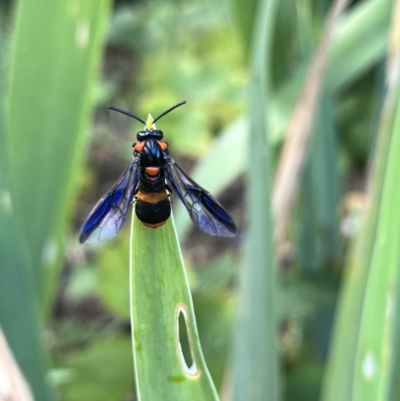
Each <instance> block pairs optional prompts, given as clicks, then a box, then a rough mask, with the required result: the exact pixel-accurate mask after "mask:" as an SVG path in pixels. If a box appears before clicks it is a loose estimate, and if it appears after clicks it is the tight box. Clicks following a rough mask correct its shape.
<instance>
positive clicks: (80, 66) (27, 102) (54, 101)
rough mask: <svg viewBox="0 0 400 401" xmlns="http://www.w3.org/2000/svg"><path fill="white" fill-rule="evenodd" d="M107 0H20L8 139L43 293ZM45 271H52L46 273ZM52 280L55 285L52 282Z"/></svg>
mask: <svg viewBox="0 0 400 401" xmlns="http://www.w3.org/2000/svg"><path fill="white" fill-rule="evenodd" d="M108 4H109V0H88V1H84V2H81V1H78V0H60V1H54V2H46V1H43V0H21V1H19V2H18V4H17V10H16V19H15V22H14V31H13V40H12V43H11V49H10V50H11V62H10V84H9V85H10V86H9V93H8V106H9V124H10V144H11V147H12V154H11V157H12V158H11V160H12V167H13V172H14V178H15V186H16V196H17V198H18V214H19V215H20V216H21V218H22V224H23V227H24V231H25V234H26V237H27V240H28V245H29V249H30V252H31V255H32V262H33V267H34V270H35V271H34V279H35V281H36V287H37V289H38V293H39V294H40V295H41V296H42V298H46V297H47V295H49V294H48V291H47V290H48V289H45V286H44V282H45V280H44V278H45V277H46V278H49V277H50V278H51V277H52V276H51V275H49V274H48V273H49V272H52V273H55V271H56V270H55V269H52V267H53V266H54V265H56V264H57V262H58V260H59V257H60V255H61V254H62V247H61V243H60V237H61V233H62V232H63V231H64V228H65V226H66V224H67V213H68V210H69V209H70V207H71V205H72V202H73V199H74V197H73V191H72V189H73V184H74V183H76V181H77V173H78V171H79V170H78V169H79V167H80V163H81V156H80V155H82V154H83V152H82V148H83V145H84V132H85V129H86V127H87V125H88V119H89V110H90V107H91V103H92V89H93V84H94V79H95V76H96V75H95V72H96V68H97V65H98V61H99V57H100V50H101V45H102V38H103V36H104V33H105V25H106V16H107V15H108V14H107V12H108ZM44 272H46V273H47V274H46V275H45V274H44ZM51 287H52V286H51Z"/></svg>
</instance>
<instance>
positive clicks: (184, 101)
mask: <svg viewBox="0 0 400 401" xmlns="http://www.w3.org/2000/svg"><path fill="white" fill-rule="evenodd" d="M185 103H186V100H182V101H180V102H179V103H177V104H175V105H174V106H172V107H170V108H169V109H168V110H165V111H164V112H163V113H161V114H160V115H159V116H158V117H157V118H156V119H155V120H154V121H153V124H154V123H155V122H156V121H158V120H159V119H160V118H161V117H164V116H165V115H166V114H168V113H169V112H170V111H172V110H175V109H176V108H177V107H179V106H182V105H184V104H185Z"/></svg>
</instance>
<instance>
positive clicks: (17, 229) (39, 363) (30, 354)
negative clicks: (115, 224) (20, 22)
mask: <svg viewBox="0 0 400 401" xmlns="http://www.w3.org/2000/svg"><path fill="white" fill-rule="evenodd" d="M2 44H3V43H2V41H1V44H0V47H1V48H2V49H3V47H2ZM2 54H3V53H2V52H1V53H0V57H1V55H2ZM0 65H1V68H0V330H2V331H3V332H4V335H5V337H6V339H7V342H8V345H9V346H10V348H11V350H12V352H13V355H14V357H15V358H16V360H17V362H18V364H19V367H20V369H21V370H22V372H23V374H24V376H25V378H26V379H27V381H28V382H29V385H30V387H31V389H32V392H33V394H34V396H35V398H36V399H37V400H43V401H48V400H50V393H49V389H48V387H47V385H46V383H45V374H46V362H45V356H44V352H43V349H42V344H41V336H40V323H39V322H40V316H39V313H38V310H37V293H36V288H35V286H34V283H33V277H32V263H31V259H30V254H29V249H28V245H27V242H26V238H25V235H24V234H25V233H24V231H23V230H22V225H21V220H20V216H19V215H18V212H17V204H16V203H17V202H16V196H15V190H14V185H13V182H12V178H11V177H12V175H11V158H10V146H9V137H8V135H7V126H8V124H7V120H6V113H5V99H4V81H3V80H4V75H5V74H4V71H3V59H2V57H1V60H0ZM0 370H1V369H0ZM0 377H1V373H0ZM2 380H3V378H2V377H1V379H0V381H1V382H2ZM0 387H1V386H0ZM3 388H4V385H3ZM1 394H3V393H2V392H1V391H0V397H1Z"/></svg>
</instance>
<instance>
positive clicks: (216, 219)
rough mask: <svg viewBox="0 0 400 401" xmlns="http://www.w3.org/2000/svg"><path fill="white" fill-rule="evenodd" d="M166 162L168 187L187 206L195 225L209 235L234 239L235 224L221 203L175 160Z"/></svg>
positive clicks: (168, 158)
mask: <svg viewBox="0 0 400 401" xmlns="http://www.w3.org/2000/svg"><path fill="white" fill-rule="evenodd" d="M165 160H166V165H165V175H166V178H167V182H168V185H169V186H170V188H171V189H173V190H174V191H175V192H176V193H177V195H178V196H179V198H180V200H181V201H182V202H183V204H184V205H185V207H186V209H187V211H188V212H189V215H190V218H191V219H192V221H193V223H194V224H196V226H197V227H199V228H200V230H202V231H204V232H206V233H207V234H210V235H217V236H219V237H233V236H234V235H235V234H236V226H235V223H234V221H233V219H232V217H230V216H229V214H228V213H227V212H226V211H225V210H224V208H223V207H222V206H221V205H220V203H219V202H218V201H216V200H215V199H214V198H213V197H212V195H211V194H210V193H209V192H207V191H206V190H205V189H204V188H202V187H201V186H200V185H198V184H197V183H196V182H194V181H193V180H192V179H191V178H190V177H189V176H187V175H186V173H185V172H184V171H183V170H182V169H181V168H180V167H179V166H178V164H177V163H176V162H175V160H173V159H171V158H170V157H168V156H166V157H165Z"/></svg>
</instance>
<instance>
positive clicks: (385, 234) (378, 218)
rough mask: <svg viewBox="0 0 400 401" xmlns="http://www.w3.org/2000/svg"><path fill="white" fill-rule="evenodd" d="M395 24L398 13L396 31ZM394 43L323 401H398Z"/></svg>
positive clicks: (399, 154) (399, 135)
mask: <svg viewBox="0 0 400 401" xmlns="http://www.w3.org/2000/svg"><path fill="white" fill-rule="evenodd" d="M397 8H398V4H397ZM395 14H396V13H395ZM398 23H399V21H398V12H397V18H394V19H393V26H395V27H398ZM391 45H392V47H389V50H393V54H389V55H388V60H389V63H388V69H387V71H389V74H388V76H387V81H386V82H387V92H386V98H385V103H384V107H383V109H382V114H381V120H380V126H379V132H378V136H377V138H378V142H377V147H376V151H375V152H376V153H375V155H374V165H373V169H371V174H370V195H369V196H370V199H369V201H368V202H367V209H366V216H365V221H364V224H363V227H362V229H361V230H360V233H359V236H358V238H357V239H356V242H355V246H354V250H353V252H352V255H351V259H350V260H349V266H348V268H347V272H346V277H345V281H344V285H343V290H342V295H341V298H340V303H339V310H338V315H337V318H336V326H335V330H334V336H333V342H332V346H331V354H330V358H329V363H328V367H327V372H326V377H325V382H324V386H323V393H322V400H323V401H331V400H332V401H333V400H338V399H340V400H342V399H343V400H344V399H345V400H349V401H352V400H354V401H356V400H361V399H362V400H363V401H369V400H371V401H372V400H378V399H379V400H397V399H398V398H399V394H398V393H396V392H395V390H394V389H395V387H396V385H397V384H396V383H397V382H398V371H396V370H395V369H394V368H396V367H397V366H396V360H395V357H396V356H397V355H398V354H399V342H398V337H399V335H398V322H399V312H398V309H397V308H396V306H397V305H399V302H400V301H399V299H400V292H399V289H400V287H399V283H400V270H399V265H400V248H399V246H398V244H399V241H400V231H399V229H398V228H399V226H400V212H399V207H398V205H399V202H400V190H399V185H398V172H399V170H400V102H399V95H400V80H399V76H398V68H397V65H396V64H394V63H393V64H392V63H391V62H390V61H393V60H394V59H395V58H397V57H398V55H399V47H398V41H397V36H396V39H395V40H393V42H392V43H391ZM349 322H351V324H350V325H349ZM389 395H391V396H389Z"/></svg>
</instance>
